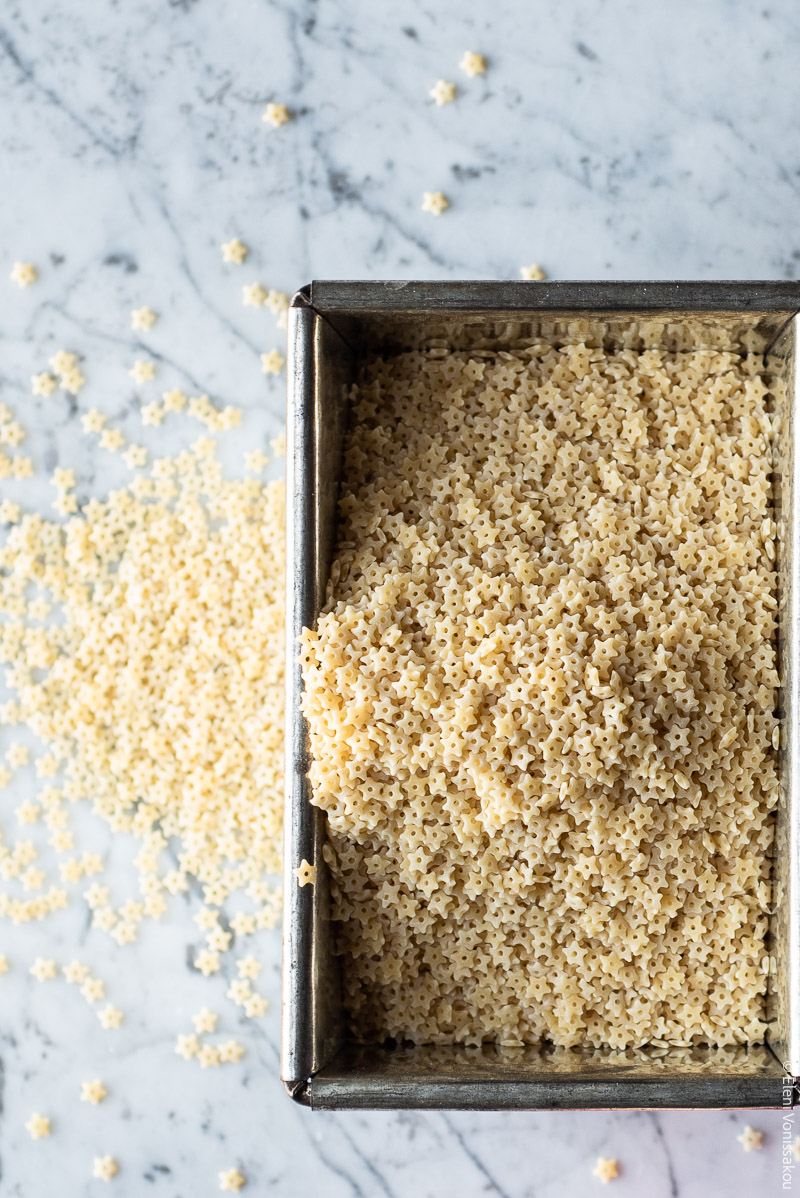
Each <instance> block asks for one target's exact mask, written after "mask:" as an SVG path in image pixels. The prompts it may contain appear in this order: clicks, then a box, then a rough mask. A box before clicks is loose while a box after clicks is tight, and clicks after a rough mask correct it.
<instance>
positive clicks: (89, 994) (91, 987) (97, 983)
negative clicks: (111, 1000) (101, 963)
mask: <svg viewBox="0 0 800 1198" xmlns="http://www.w3.org/2000/svg"><path fill="white" fill-rule="evenodd" d="M105 992H106V987H105V983H104V982H103V981H102V980H101V979H100V978H93V977H88V978H87V979H86V981H85V982H84V983H83V984H82V986H81V994H82V995H83V997H84V998H85V999H86V1001H87V1002H88V1003H95V1002H97V1001H98V1000H99V999H101V998H103V997H104V996H105Z"/></svg>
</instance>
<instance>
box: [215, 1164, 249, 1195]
mask: <svg viewBox="0 0 800 1198" xmlns="http://www.w3.org/2000/svg"><path fill="white" fill-rule="evenodd" d="M244 1184H245V1177H244V1174H243V1173H240V1172H239V1170H238V1169H224V1170H223V1171H222V1172H221V1173H220V1175H219V1188H220V1189H221V1190H229V1191H231V1193H234V1194H238V1193H239V1190H240V1189H241V1188H242V1186H243V1185H244Z"/></svg>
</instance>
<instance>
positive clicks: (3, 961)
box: [0, 953, 9, 973]
mask: <svg viewBox="0 0 800 1198" xmlns="http://www.w3.org/2000/svg"><path fill="white" fill-rule="evenodd" d="M8 969H9V966H8V957H7V956H6V955H5V953H0V973H8Z"/></svg>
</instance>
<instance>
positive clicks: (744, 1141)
mask: <svg viewBox="0 0 800 1198" xmlns="http://www.w3.org/2000/svg"><path fill="white" fill-rule="evenodd" d="M736 1139H737V1140H738V1141H739V1143H740V1144H741V1146H742V1148H743V1149H744V1150H745V1152H752V1151H753V1149H754V1148H761V1147H762V1146H763V1143H764V1133H763V1131H756V1130H755V1129H754V1128H752V1127H750V1125H749V1124H748V1125H747V1126H746V1127H744V1129H743V1130H742V1133H741V1135H738V1136H737V1137H736Z"/></svg>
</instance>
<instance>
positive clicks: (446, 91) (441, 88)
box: [428, 79, 456, 108]
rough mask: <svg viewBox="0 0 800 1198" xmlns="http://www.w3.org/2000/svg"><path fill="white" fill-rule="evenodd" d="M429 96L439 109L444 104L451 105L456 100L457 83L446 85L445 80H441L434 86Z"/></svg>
mask: <svg viewBox="0 0 800 1198" xmlns="http://www.w3.org/2000/svg"><path fill="white" fill-rule="evenodd" d="M428 94H429V95H430V98H431V99H432V100H433V101H434V103H435V104H436V106H437V108H441V106H442V104H449V103H450V102H451V100H455V98H456V85H455V83H446V82H445V80H444V79H440V80H439V81H438V82H437V83H435V84H434V86H433V87H432V88H431V90H430V92H429V93H428Z"/></svg>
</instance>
